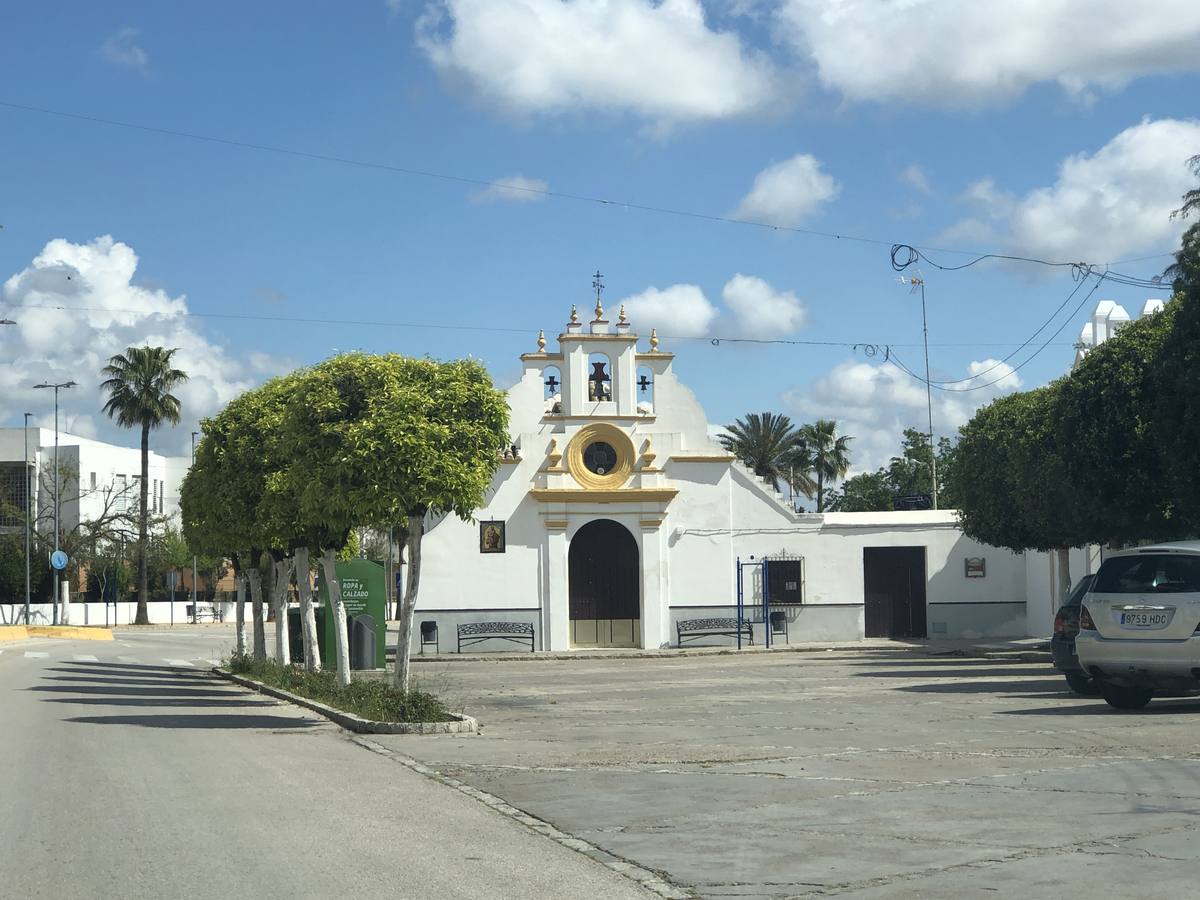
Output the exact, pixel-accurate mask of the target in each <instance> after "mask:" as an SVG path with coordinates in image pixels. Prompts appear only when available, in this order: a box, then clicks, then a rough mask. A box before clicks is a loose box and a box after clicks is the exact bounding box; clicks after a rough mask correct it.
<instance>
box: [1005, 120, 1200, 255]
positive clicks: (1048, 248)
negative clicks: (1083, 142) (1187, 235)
mask: <svg viewBox="0 0 1200 900" xmlns="http://www.w3.org/2000/svg"><path fill="white" fill-rule="evenodd" d="M1198 147H1200V121H1198V120H1195V119H1190V120H1179V119H1159V120H1157V121H1150V120H1146V121H1143V122H1142V123H1141V124H1139V125H1135V126H1133V127H1131V128H1127V129H1125V130H1124V131H1122V132H1121V133H1120V134H1118V135H1117V136H1116V137H1115V138H1113V139H1112V140H1111V141H1109V142H1108V143H1107V144H1105V145H1104V146H1103V147H1101V148H1100V149H1099V150H1097V151H1096V152H1095V153H1094V154H1092V155H1090V156H1089V155H1087V154H1086V153H1080V154H1077V155H1075V156H1070V157H1068V158H1067V159H1065V160H1064V161H1063V162H1062V164H1061V165H1060V166H1059V170H1058V180H1057V181H1056V182H1055V183H1054V184H1053V185H1051V186H1049V187H1044V188H1039V189H1037V190H1035V191H1031V192H1030V193H1029V194H1026V195H1025V196H1024V197H1023V198H1021V200H1020V201H1019V202H1018V203H1017V205H1016V207H1015V209H1014V210H1013V212H1012V215H1011V217H1010V219H1009V229H1010V239H1009V240H1010V244H1011V246H1012V247H1013V249H1015V250H1017V251H1019V252H1021V253H1024V254H1027V255H1031V256H1042V257H1047V258H1050V259H1060V260H1088V261H1091V262H1108V261H1111V260H1115V259H1119V258H1120V257H1122V256H1129V255H1134V254H1138V253H1141V252H1144V251H1151V252H1152V251H1155V250H1162V249H1173V245H1174V244H1175V242H1176V241H1177V239H1178V236H1179V234H1180V233H1181V232H1182V231H1183V229H1184V227H1185V226H1186V224H1187V223H1185V222H1182V221H1179V220H1175V221H1172V220H1171V211H1172V210H1174V209H1175V208H1177V207H1178V206H1179V202H1180V201H1179V197H1180V195H1181V194H1182V193H1183V192H1184V191H1185V190H1187V189H1188V188H1190V187H1192V186H1194V180H1193V178H1192V175H1191V173H1190V172H1189V171H1188V169H1187V167H1186V165H1185V162H1186V160H1187V158H1188V157H1190V156H1192V155H1193V154H1195V153H1196V149H1197V148H1198Z"/></svg>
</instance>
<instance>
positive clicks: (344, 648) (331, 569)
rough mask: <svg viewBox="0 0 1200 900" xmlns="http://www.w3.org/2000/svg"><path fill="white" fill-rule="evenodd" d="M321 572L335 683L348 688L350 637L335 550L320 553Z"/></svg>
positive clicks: (325, 550) (327, 549)
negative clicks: (329, 620)
mask: <svg viewBox="0 0 1200 900" xmlns="http://www.w3.org/2000/svg"><path fill="white" fill-rule="evenodd" d="M321 570H322V571H323V572H324V574H325V587H326V588H327V589H328V591H329V609H328V610H327V611H326V613H325V614H326V615H329V616H333V638H334V640H333V645H334V650H335V652H336V654H337V683H338V685H339V686H341V687H348V686H349V684H350V636H349V635H348V634H347V633H346V605H345V604H344V603H342V583H341V582H340V581H338V578H337V551H336V550H330V549H329V548H326V549H324V550H323V551H322V552H321Z"/></svg>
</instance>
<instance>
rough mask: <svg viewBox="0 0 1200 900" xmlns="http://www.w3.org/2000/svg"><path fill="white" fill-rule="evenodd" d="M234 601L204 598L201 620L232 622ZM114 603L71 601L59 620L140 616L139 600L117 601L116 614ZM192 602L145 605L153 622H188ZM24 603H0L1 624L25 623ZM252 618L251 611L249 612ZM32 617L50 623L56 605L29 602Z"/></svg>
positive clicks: (95, 621)
mask: <svg viewBox="0 0 1200 900" xmlns="http://www.w3.org/2000/svg"><path fill="white" fill-rule="evenodd" d="M235 605H236V604H234V603H226V602H222V601H217V602H216V603H211V604H210V603H205V602H203V601H201V603H200V609H201V612H202V615H201V617H200V621H201V622H220V621H222V617H224V621H226V622H232V621H233V620H234V617H235V615H236V611H235V609H234V606H235ZM113 606H114V604H112V603H75V602H72V603H70V604H68V609H67V616H66V618H65V619H64V620H63V621H61V622H60V624H64V625H103V626H113V625H132V624H133V620H134V619H135V618H136V617H137V604H136V603H127V602H123V603H117V604H115V606H116V611H115V614H114V610H113ZM189 606H191V604H190V603H188V602H186V601H181V600H177V601H175V602H174V603H171V602H170V601H167V600H162V601H154V600H152V601H151V602H150V603H147V604H146V611H147V613H148V614H149V616H150V622H151V624H154V625H171V624H174V625H186V624H188V623H190V622H191V618H190V617H189V616H188V607H189ZM210 606H211V607H215V608H216V616H215V617H214V616H213V615H211V614H209V613H208V612H207V609H208V608H209V607H210ZM24 615H25V605H24V604H23V603H0V625H12V624H16V623H23V621H24ZM246 617H247V619H248V618H249V612H248V611H247V614H246ZM29 620H30V624H32V625H50V624H52V623H53V621H54V607H53V606H52V605H51V604H49V603H31V604H30V605H29Z"/></svg>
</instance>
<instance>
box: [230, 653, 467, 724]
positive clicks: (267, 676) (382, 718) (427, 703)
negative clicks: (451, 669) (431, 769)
mask: <svg viewBox="0 0 1200 900" xmlns="http://www.w3.org/2000/svg"><path fill="white" fill-rule="evenodd" d="M228 668H229V671H230V672H233V673H235V674H237V675H244V676H245V677H247V678H253V679H254V680H255V681H261V682H262V683H263V684H269V685H270V686H271V687H277V688H282V689H283V690H285V691H289V692H291V693H293V694H299V695H300V696H301V697H305V698H307V699H309V700H316V701H317V702H318V703H325V704H328V705H329V706H332V707H335V708H337V709H340V710H342V711H343V712H348V713H353V714H354V715H356V716H361V717H362V718H364V719H371V720H372V721H375V722H452V721H455V716H453V715H451V713H450V711H449V710H448V709H446V705H445V704H444V703H442V701H441V700H440V699H438V698H437V697H436V696H435V695H433V694H429V693H426V692H425V691H409V692H408V693H404V692H403V691H398V690H396V689H395V688H394V687H392V686H391V685H390V684H385V683H383V682H379V681H352V682H351V683H350V685H349V687H338V683H337V676H336V675H335V674H334V673H333V672H309V671H306V670H305V669H304V668H303V667H302V666H281V665H279V663H277V662H275V661H274V660H270V659H268V660H263V661H261V662H256V661H255V660H254V658H253V657H250V656H237V655H234V656H233V657H232V658H231V659H230V660H229V663H228Z"/></svg>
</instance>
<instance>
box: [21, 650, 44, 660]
mask: <svg viewBox="0 0 1200 900" xmlns="http://www.w3.org/2000/svg"><path fill="white" fill-rule="evenodd" d="M49 655H50V654H49V653H47V652H46V651H44V650H26V651H25V658H26V659H45V658H46V657H47V656H49Z"/></svg>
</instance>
